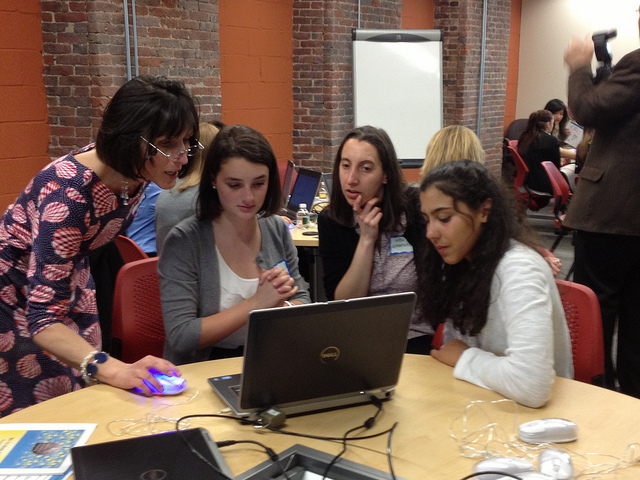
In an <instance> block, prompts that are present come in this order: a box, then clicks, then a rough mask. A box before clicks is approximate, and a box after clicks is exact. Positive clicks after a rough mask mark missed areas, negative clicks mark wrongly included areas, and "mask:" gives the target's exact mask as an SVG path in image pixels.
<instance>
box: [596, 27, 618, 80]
mask: <svg viewBox="0 0 640 480" xmlns="http://www.w3.org/2000/svg"><path fill="white" fill-rule="evenodd" d="M617 35H618V30H616V29H615V28H614V29H613V30H607V31H605V32H596V33H594V34H593V35H592V36H591V39H592V40H593V49H594V51H595V53H596V60H598V62H600V63H601V66H600V67H598V69H597V70H596V76H595V77H594V79H593V83H599V82H601V81H602V80H606V79H607V78H609V75H611V61H612V60H613V57H612V55H611V48H609V39H610V38H616V36H617Z"/></svg>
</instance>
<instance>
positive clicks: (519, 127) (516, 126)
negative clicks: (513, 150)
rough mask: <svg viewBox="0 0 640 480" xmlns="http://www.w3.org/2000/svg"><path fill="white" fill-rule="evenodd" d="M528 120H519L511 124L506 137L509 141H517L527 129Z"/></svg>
mask: <svg viewBox="0 0 640 480" xmlns="http://www.w3.org/2000/svg"><path fill="white" fill-rule="evenodd" d="M527 123H529V119H528V118H518V119H516V120H514V121H513V122H511V123H510V124H509V128H507V133H506V135H505V137H507V138H508V139H509V140H517V139H519V138H520V135H522V132H524V131H525V130H526V128H527Z"/></svg>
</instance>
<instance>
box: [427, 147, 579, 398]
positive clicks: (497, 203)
mask: <svg viewBox="0 0 640 480" xmlns="http://www.w3.org/2000/svg"><path fill="white" fill-rule="evenodd" d="M420 191H421V193H420V201H421V210H422V214H423V215H424V217H425V219H426V221H427V239H428V240H429V242H428V243H429V244H428V245H427V248H426V254H425V256H424V258H423V262H422V267H421V273H422V274H423V275H422V276H423V278H422V282H423V286H422V288H421V289H420V291H421V301H422V305H423V308H424V312H425V314H426V316H427V318H430V319H431V321H432V322H433V323H434V325H437V324H438V323H444V322H446V326H445V334H444V341H445V343H444V345H443V347H442V348H441V349H440V350H433V351H432V352H431V355H432V356H433V357H434V358H436V359H437V360H439V361H441V362H443V363H446V364H448V365H451V366H452V367H454V371H453V374H454V375H455V376H456V378H460V379H462V380H466V381H468V382H471V383H474V384H476V385H479V386H481V387H484V388H488V389H491V390H494V391H496V392H498V393H500V394H502V395H504V396H505V397H508V398H511V399H513V400H515V401H517V402H518V403H521V404H523V405H526V406H529V407H541V406H542V405H544V404H545V403H546V402H547V400H549V398H550V395H551V386H552V385H553V381H554V378H555V376H556V375H559V376H563V377H568V378H572V377H573V361H572V354H571V341H570V337H569V330H568V327H567V324H566V320H565V316H564V311H563V308H562V303H561V301H560V296H559V294H558V289H557V287H556V285H555V282H554V279H553V274H552V272H551V270H550V268H549V265H548V264H547V263H546V262H545V260H544V259H543V258H542V256H540V254H538V253H537V252H536V251H535V250H534V249H533V248H531V246H529V245H527V244H529V243H530V238H531V237H530V236H528V237H527V236H526V235H525V232H524V231H523V230H524V228H523V225H522V224H520V223H519V222H518V221H517V218H516V215H515V211H514V210H513V209H512V206H511V202H510V198H509V197H508V194H506V193H505V192H504V191H503V189H502V188H501V187H500V186H499V185H498V183H497V182H496V181H495V179H494V178H493V176H492V175H491V174H490V173H489V171H488V170H487V169H486V168H485V167H484V166H483V165H481V164H479V163H476V162H471V161H469V160H461V161H458V162H451V163H447V164H443V165H440V166H439V167H436V168H435V169H433V170H431V172H429V174H428V175H427V176H426V177H425V178H424V180H423V181H422V184H421V186H420Z"/></svg>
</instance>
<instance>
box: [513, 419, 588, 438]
mask: <svg viewBox="0 0 640 480" xmlns="http://www.w3.org/2000/svg"><path fill="white" fill-rule="evenodd" d="M519 437H520V440H522V441H524V442H527V443H563V442H573V441H574V440H576V439H577V438H578V426H577V425H576V424H575V423H573V422H571V421H569V420H565V419H564V418H542V419H540V420H533V421H531V422H527V423H523V424H522V425H520V427H519Z"/></svg>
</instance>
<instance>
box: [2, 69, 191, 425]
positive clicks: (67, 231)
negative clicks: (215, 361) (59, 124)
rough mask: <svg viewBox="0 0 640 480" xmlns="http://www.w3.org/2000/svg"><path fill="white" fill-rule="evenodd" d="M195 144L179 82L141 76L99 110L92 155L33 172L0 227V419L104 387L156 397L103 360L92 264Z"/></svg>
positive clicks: (166, 369)
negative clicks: (85, 389)
mask: <svg viewBox="0 0 640 480" xmlns="http://www.w3.org/2000/svg"><path fill="white" fill-rule="evenodd" d="M197 135H198V113H197V110H196V108H195V105H194V101H193V98H192V97H191V95H190V93H189V92H188V91H187V89H186V88H185V86H184V84H183V83H182V82H181V81H179V80H172V79H168V78H165V77H155V76H151V75H143V76H140V77H137V78H134V79H133V80H130V81H129V82H127V83H125V84H124V85H123V86H122V87H120V89H118V91H117V92H116V94H115V95H114V97H113V98H112V100H111V102H110V103H109V105H108V106H107V107H106V109H105V112H104V115H103V118H102V124H101V126H100V129H99V131H98V136H97V140H96V143H95V145H93V144H91V145H88V146H86V147H84V148H81V149H79V150H74V151H73V152H71V153H69V154H68V155H66V156H64V157H61V158H59V159H57V160H55V161H53V162H52V163H50V164H49V165H47V166H46V167H45V168H44V169H43V170H42V171H41V172H39V173H38V174H37V175H36V176H35V177H34V178H33V180H32V181H31V182H29V184H28V185H27V187H26V188H25V189H24V191H23V192H22V193H21V194H20V196H19V197H18V198H17V199H16V201H15V202H14V203H13V204H12V205H10V206H9V207H8V208H7V210H6V211H5V213H4V215H3V216H2V219H1V220H0V414H1V415H7V414H9V413H11V412H12V411H15V410H19V409H22V408H25V407H28V406H29V405H33V404H35V403H39V402H42V401H44V400H47V399H49V398H52V397H55V396H58V395H62V394H64V393H67V392H71V391H73V390H78V389H79V388H82V387H84V386H86V385H90V384H92V383H96V382H97V381H101V382H104V383H108V384H110V385H113V386H115V387H119V388H124V389H132V388H139V389H140V390H141V391H142V392H143V393H146V394H151V392H152V390H151V388H152V387H153V388H155V389H158V390H162V387H161V386H160V384H159V383H158V381H157V380H156V379H155V378H154V377H153V375H152V372H151V371H150V370H158V371H160V372H162V373H165V374H171V373H173V372H176V368H175V366H174V365H173V364H172V363H170V362H168V361H166V360H163V359H160V358H156V357H151V356H148V357H145V358H143V359H142V360H140V361H138V362H136V363H133V364H127V363H124V362H121V361H120V360H117V359H115V358H111V357H109V356H108V355H107V354H106V353H104V352H100V349H101V348H102V347H101V339H100V336H101V335H100V324H99V323H98V311H97V308H96V298H95V290H94V282H93V279H92V277H91V273H90V271H89V261H88V255H89V253H90V252H92V251H94V250H96V249H98V248H100V247H101V246H103V245H105V244H107V243H108V242H110V241H111V240H113V239H114V237H116V236H117V235H120V234H123V233H124V232H125V230H126V228H127V227H128V226H129V225H130V224H131V221H132V219H133V216H134V215H135V212H136V209H137V208H138V206H139V204H140V201H141V200H142V197H143V195H144V191H145V188H146V187H147V185H148V183H149V182H151V181H153V182H155V183H156V184H157V185H159V186H160V187H162V188H171V187H172V186H173V185H174V184H175V181H176V178H178V176H179V175H181V174H182V173H184V172H187V171H188V170H189V168H190V162H189V159H190V158H191V157H192V155H193V154H194V153H195V150H196V149H197V148H198V147H197V142H198V140H197Z"/></svg>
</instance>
